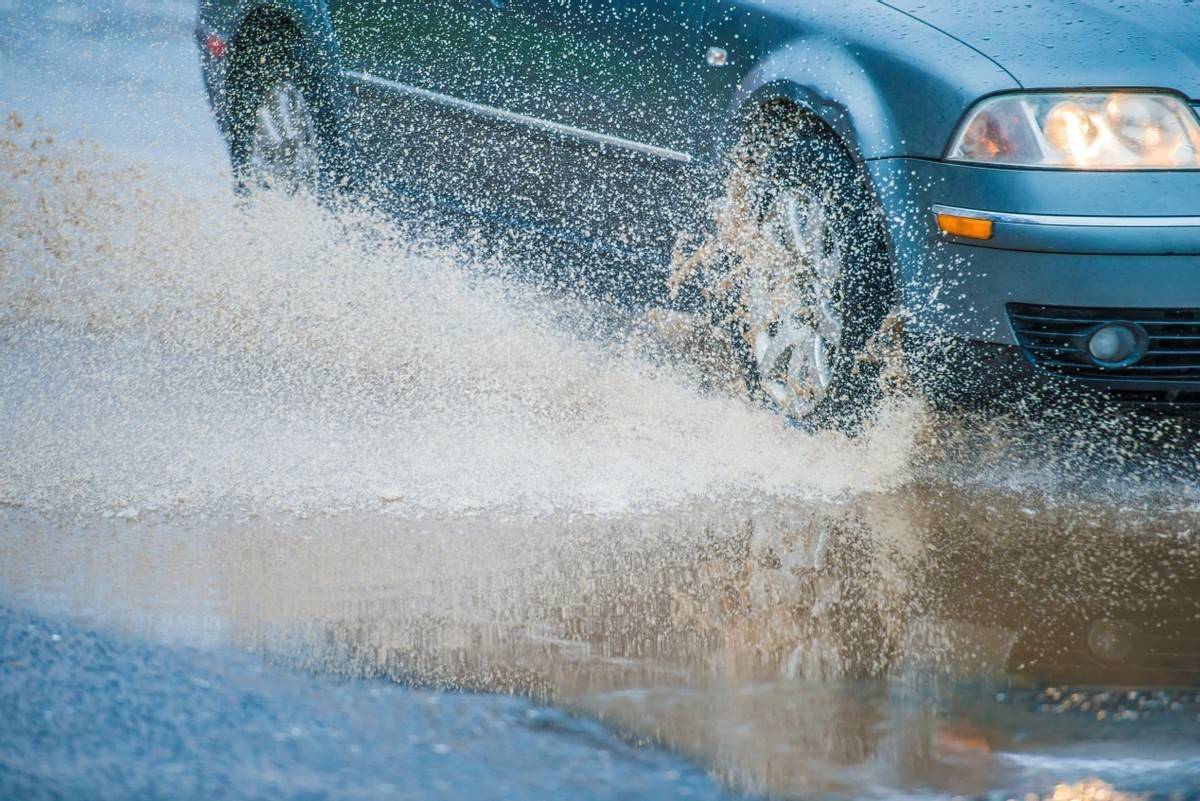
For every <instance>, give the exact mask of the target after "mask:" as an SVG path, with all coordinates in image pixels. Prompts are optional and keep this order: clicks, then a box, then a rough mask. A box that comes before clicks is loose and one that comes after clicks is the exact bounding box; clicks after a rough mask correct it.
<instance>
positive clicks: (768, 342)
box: [723, 124, 892, 430]
mask: <svg viewBox="0 0 1200 801" xmlns="http://www.w3.org/2000/svg"><path fill="white" fill-rule="evenodd" d="M763 139H764V140H765V141H762V142H756V143H755V144H753V145H752V146H750V147H748V148H744V149H743V150H742V152H741V153H739V156H738V157H737V158H736V159H735V160H734V171H735V172H734V175H733V176H731V179H730V181H729V183H728V186H729V187H730V188H731V190H732V193H733V196H731V198H730V199H729V202H728V203H727V208H728V209H730V210H732V212H733V213H735V214H737V215H739V216H740V219H739V220H736V221H735V222H734V228H739V229H741V233H739V234H738V235H737V236H734V237H732V240H733V242H734V243H735V244H734V250H735V251H736V252H734V253H731V254H724V257H723V261H724V263H725V264H726V265H727V270H728V271H729V272H730V273H731V275H730V277H731V280H729V281H728V286H729V287H730V288H731V292H732V294H731V297H730V300H731V301H732V303H731V304H728V305H727V307H726V313H727V316H728V319H729V321H730V323H731V324H732V329H733V330H732V332H731V333H732V337H733V340H734V345H735V347H734V350H735V352H736V353H738V354H739V358H740V361H741V368H742V370H743V373H744V375H745V377H746V383H747V385H748V387H749V388H750V390H751V392H752V393H753V394H755V395H757V396H758V397H760V398H761V399H762V400H763V401H764V402H766V403H767V404H768V405H770V406H771V407H773V408H775V409H776V410H778V411H779V412H781V413H783V414H785V415H786V416H787V417H789V418H790V419H792V420H793V421H795V422H797V423H800V424H802V425H804V426H805V427H809V428H838V429H842V430H852V429H856V428H857V427H858V426H859V425H860V424H861V422H862V420H863V417H864V415H866V414H867V413H869V412H870V411H871V409H872V408H873V407H874V405H875V402H876V400H877V398H878V397H879V382H878V376H879V360H878V358H877V357H876V356H874V355H869V354H867V353H866V352H867V351H868V350H869V347H870V344H871V342H872V337H873V336H874V335H875V334H876V333H877V332H878V331H879V329H880V327H881V325H882V323H883V321H884V318H885V316H886V315H887V313H888V310H889V308H890V306H891V298H892V278H891V268H890V261H889V259H888V255H887V248H886V243H885V239H884V231H883V225H882V217H881V214H880V213H879V211H878V205H877V203H876V202H875V200H874V197H873V194H872V192H871V190H870V185H869V183H868V180H867V177H866V175H865V173H864V171H863V169H862V167H861V166H860V165H859V164H858V163H857V162H856V161H855V160H854V159H853V158H852V157H851V156H850V154H849V153H847V152H846V150H845V148H844V147H842V145H841V143H840V142H839V141H837V139H836V138H835V137H833V135H832V134H830V133H828V132H826V131H825V130H823V129H820V128H818V127H816V126H815V124H810V125H808V126H801V127H800V128H799V130H796V129H792V130H791V131H790V132H789V133H788V134H786V135H783V136H780V135H778V134H776V135H775V136H773V137H771V138H765V137H764V138H763Z"/></svg>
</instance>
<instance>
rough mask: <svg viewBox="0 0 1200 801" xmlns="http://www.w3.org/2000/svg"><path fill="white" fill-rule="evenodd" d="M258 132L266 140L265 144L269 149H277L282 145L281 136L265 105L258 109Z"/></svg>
mask: <svg viewBox="0 0 1200 801" xmlns="http://www.w3.org/2000/svg"><path fill="white" fill-rule="evenodd" d="M257 116H258V131H259V133H261V134H263V135H264V136H265V137H266V139H267V144H269V145H270V146H271V147H279V146H280V145H281V144H283V134H281V133H280V132H279V127H278V126H277V125H276V124H275V120H274V119H272V117H271V111H270V109H269V108H268V107H267V106H266V105H262V106H259V107H258V115H257Z"/></svg>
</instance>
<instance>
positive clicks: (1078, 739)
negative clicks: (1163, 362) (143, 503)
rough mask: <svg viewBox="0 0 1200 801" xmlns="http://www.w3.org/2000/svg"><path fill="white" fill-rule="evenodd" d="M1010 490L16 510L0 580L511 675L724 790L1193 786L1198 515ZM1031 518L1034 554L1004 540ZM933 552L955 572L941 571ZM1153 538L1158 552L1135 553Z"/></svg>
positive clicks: (15, 589) (257, 634) (351, 665)
mask: <svg viewBox="0 0 1200 801" xmlns="http://www.w3.org/2000/svg"><path fill="white" fill-rule="evenodd" d="M939 498H940V500H939ZM1029 502H1030V501H1029V499H1028V498H1027V497H1022V496H1017V495H1013V494H1011V493H1008V494H1006V493H1003V492H987V493H984V492H977V493H963V492H962V491H956V492H955V500H954V502H953V504H952V508H948V505H947V504H946V503H945V501H944V496H941V495H940V493H937V492H934V491H932V490H930V489H929V488H927V487H926V488H919V487H914V486H904V487H901V488H897V489H896V490H894V491H889V492H885V493H865V494H862V495H859V496H856V497H855V498H854V499H852V500H846V501H841V502H815V501H814V502H806V503H800V504H793V505H791V506H790V507H789V508H786V509H785V508H784V507H783V506H782V505H780V504H775V505H774V506H773V508H772V509H771V510H770V511H765V510H764V509H763V508H762V506H761V505H745V506H742V507H740V508H739V507H737V506H736V505H721V506H720V507H716V508H714V507H711V506H693V507H691V508H686V509H677V510H673V511H671V512H664V513H660V514H658V515H644V516H636V517H630V516H621V517H608V516H604V515H566V516H564V515H558V516H549V517H541V518H536V519H533V518H531V519H511V518H510V519H506V518H504V517H503V516H468V517H451V518H446V517H441V518H438V517H434V516H425V517H422V518H420V519H416V520H413V519H406V518H404V517H402V516H393V515H389V514H386V513H384V514H379V513H373V514H350V515H338V516H336V517H320V518H313V519H303V520H301V519H282V520H281V519H272V520H240V521H236V522H228V521H215V520H207V521H197V520H180V519H166V520H139V521H127V520H110V521H107V522H98V521H94V520H91V521H88V522H87V523H86V524H80V523H78V522H76V523H69V524H61V523H59V524H56V523H50V522H48V521H47V520H46V518H44V517H42V516H40V515H33V514H29V513H22V512H18V511H10V512H9V513H8V514H7V515H6V516H5V529H6V531H7V532H8V534H7V535H6V538H5V540H4V543H3V553H2V556H3V559H2V563H3V564H4V569H3V574H2V580H3V586H4V587H5V589H6V595H7V596H9V597H10V598H11V597H12V596H13V595H15V596H17V597H19V598H20V599H21V600H22V601H23V602H24V603H25V604H32V605H33V606H34V607H35V608H37V609H38V610H39V611H43V612H53V613H58V614H63V613H66V614H70V615H72V616H75V617H82V618H83V619H85V620H91V621H101V622H105V623H107V624H108V625H114V624H115V625H118V626H120V627H121V628H124V629H126V630H131V631H134V632H136V633H139V634H142V635H148V636H151V637H153V638H155V639H162V640H167V641H185V642H208V643H210V644H213V645H229V644H236V645H239V646H248V647H251V648H252V649H255V650H260V651H262V652H264V653H265V654H267V655H268V656H269V657H270V658H272V659H275V660H278V661H281V662H282V663H283V664H287V665H292V666H295V667H303V668H307V669H314V668H315V669H317V670H319V671H323V672H324V671H332V672H335V673H347V674H350V675H371V676H378V675H383V676H388V677H393V678H396V679H399V680H402V681H405V682H417V683H429V684H433V685H437V686H450V687H461V688H471V689H486V690H498V691H502V692H516V693H520V694H529V695H532V696H534V697H536V698H539V699H543V700H548V701H551V702H553V703H555V704H558V705H562V706H565V707H566V708H568V709H572V710H575V711H578V712H582V713H585V714H587V715H592V716H597V717H600V718H601V719H603V720H605V721H607V722H609V723H610V724H612V725H614V726H616V727H618V728H619V729H621V730H623V731H627V732H630V733H633V734H635V735H637V736H640V737H643V738H645V739H647V740H648V741H653V742H659V743H663V744H667V745H669V746H671V747H673V748H676V749H679V750H681V751H683V752H684V753H685V754H687V755H689V756H692V757H694V758H696V759H698V760H699V761H700V762H701V763H702V764H704V765H706V766H708V767H709V768H710V769H712V770H713V771H715V772H716V773H717V774H718V775H720V776H721V777H723V778H724V779H725V780H726V781H727V782H729V783H730V784H731V786H733V787H736V788H739V789H745V790H756V791H766V792H769V793H771V794H778V795H780V796H786V797H791V796H808V795H811V794H813V793H814V792H817V793H822V794H824V793H829V794H833V795H837V796H842V795H847V796H851V797H891V796H894V795H895V794H896V793H898V792H899V793H904V792H905V791H907V792H908V793H913V794H921V793H928V792H934V791H940V792H944V793H950V794H969V795H984V794H986V793H988V792H989V791H995V790H1002V791H1004V792H1006V793H1009V794H1016V793H1022V794H1024V793H1036V794H1039V795H1049V794H1050V793H1052V792H1054V791H1055V788H1056V787H1057V788H1058V789H1059V792H1060V793H1061V792H1062V788H1064V787H1067V788H1071V787H1074V786H1075V785H1076V784H1079V783H1083V784H1082V785H1081V786H1083V787H1087V786H1092V787H1096V788H1103V787H1106V786H1109V787H1115V788H1117V789H1118V790H1120V789H1122V788H1127V789H1130V790H1138V791H1146V790H1157V791H1163V792H1165V791H1170V790H1184V791H1190V788H1191V787H1193V786H1194V782H1195V781H1196V771H1197V770H1198V769H1200V765H1197V764H1196V762H1195V753H1196V747H1197V742H1198V740H1197V738H1198V737H1200V728H1198V727H1200V721H1198V719H1197V715H1198V714H1200V698H1197V697H1195V695H1194V691H1189V690H1187V689H1185V688H1186V687H1187V686H1189V685H1191V684H1192V683H1193V682H1194V681H1195V676H1196V646H1197V644H1200V637H1198V636H1197V634H1196V631H1195V605H1194V603H1192V602H1190V601H1189V600H1188V599H1189V598H1192V599H1194V597H1195V595H1194V583H1195V581H1196V568H1195V565H1196V563H1197V562H1196V558H1195V557H1196V554H1195V548H1194V545H1193V544H1192V541H1191V539H1190V528H1191V527H1192V526H1194V524H1195V519H1194V518H1193V517H1192V516H1191V515H1183V514H1176V515H1171V516H1162V515H1150V514H1145V515H1141V514H1131V515H1128V516H1126V517H1125V518H1124V520H1125V525H1123V526H1122V534H1123V535H1125V536H1128V537H1130V538H1131V539H1130V540H1128V541H1125V540H1123V539H1122V538H1121V537H1117V536H1115V535H1114V530H1113V529H1112V528H1109V527H1107V526H1108V524H1109V523H1110V522H1111V520H1110V519H1108V515H1109V514H1111V513H1101V514H1097V515H1092V514H1090V513H1088V512H1087V511H1086V510H1081V509H1078V508H1052V507H1040V508H1031V507H1030V506H1029V505H1028V504H1029ZM1005 521H1010V522H1007V523H1006V522H1005ZM1031 521H1032V522H1031ZM1080 521H1090V522H1092V523H1094V524H1095V525H1094V526H1093V527H1091V532H1092V533H1090V534H1089V533H1087V531H1086V530H1085V529H1087V528H1088V527H1087V526H1086V525H1084V526H1081V525H1080ZM1064 526H1065V527H1067V528H1068V529H1072V528H1073V529H1074V536H1073V537H1072V539H1071V542H1070V544H1069V545H1068V544H1066V543H1065V542H1064V541H1063V540H1062V539H1061V538H1062V535H1063V531H1064ZM997 540H1002V541H1004V545H1003V546H1002V547H997V546H996V543H997ZM1014 540H1015V541H1014ZM1022 540H1023V541H1022ZM1035 540H1037V541H1041V542H1042V543H1043V545H1042V547H1041V548H1040V549H1039V551H1038V559H1037V560H1030V559H1027V558H1024V549H1025V548H1026V547H1028V546H1029V545H1030V543H1031V542H1032V541H1035ZM1047 540H1049V541H1050V542H1049V543H1048V544H1047V542H1046V541H1047ZM1147 543H1155V544H1156V545H1157V547H1159V548H1160V550H1158V551H1157V552H1156V553H1154V554H1153V555H1150V554H1148V553H1146V552H1145V551H1146V549H1147ZM947 549H949V550H950V551H952V552H954V553H953V554H952V555H947V554H946V553H945V551H946V550H947ZM973 549H979V552H975V551H974V550H973ZM980 552H983V553H988V554H990V558H989V560H988V562H987V563H986V564H983V563H981V562H980V561H979V553H980ZM963 558H965V559H967V561H966V562H965V563H962V562H960V560H961V559H963ZM1031 562H1036V564H1035V565H1034V568H1033V569H1029V568H1028V565H1029V564H1030V563H1031ZM956 563H957V567H958V570H959V574H960V575H961V576H969V583H968V582H958V581H953V580H949V579H948V571H950V570H951V568H953V567H954V566H955V564H956ZM1147 565H1148V567H1146V566H1147ZM1164 565H1173V566H1174V567H1173V568H1171V569H1170V573H1171V574H1172V575H1169V576H1165V575H1163V574H1162V573H1161V572H1158V573H1153V572H1150V573H1147V572H1142V570H1143V569H1144V570H1147V571H1155V570H1159V571H1161V568H1162V566H1164ZM1175 581H1178V582H1179V584H1178V585H1176V584H1175V583H1174V582H1175ZM1188 582H1191V583H1192V589H1191V590H1190V593H1191V594H1190V595H1189V594H1187V593H1188V592H1189V590H1188V588H1187V586H1186V585H1187V583H1188ZM1006 588H1007V592H1006ZM1113 618H1119V619H1122V620H1131V621H1136V623H1137V625H1138V626H1139V632H1140V641H1139V643H1138V646H1137V648H1138V651H1137V656H1136V657H1135V658H1134V659H1131V660H1122V661H1120V663H1119V664H1118V663H1117V662H1116V661H1112V662H1106V661H1105V660H1102V659H1097V658H1096V655H1095V654H1094V653H1092V652H1090V651H1089V649H1088V647H1087V644H1086V643H1087V637H1088V633H1089V630H1091V629H1094V627H1095V625H1096V621H1100V620H1108V619H1113ZM1188 619H1190V620H1188ZM1172 620H1173V622H1170V623H1168V621H1172ZM1188 624H1190V625H1188ZM1169 626H1176V628H1168V627H1169ZM1064 683H1065V684H1064ZM1155 687H1158V688H1171V689H1157V690H1155V689H1153V688H1155ZM1089 782H1090V783H1091V784H1088V783H1089ZM1080 792H1083V791H1082V790H1080ZM1066 797H1075V796H1066ZM1185 797H1186V796H1185Z"/></svg>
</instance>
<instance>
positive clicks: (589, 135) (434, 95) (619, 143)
mask: <svg viewBox="0 0 1200 801" xmlns="http://www.w3.org/2000/svg"><path fill="white" fill-rule="evenodd" d="M342 75H343V76H344V77H346V78H353V79H354V80H356V81H362V82H363V83H370V84H374V85H376V86H382V87H383V88H385V89H391V90H392V91H394V92H399V93H401V94H405V95H410V96H412V97H420V98H423V99H425V100H430V101H432V102H434V103H438V104H440V105H443V106H449V107H451V108H456V109H461V110H463V111H470V112H472V113H474V114H478V115H480V116H483V117H491V118H492V119H496V120H503V121H505V122H515V123H518V124H520V125H527V126H529V127H530V128H537V129H539V130H543V131H550V132H552V133H556V134H560V135H563V136H570V137H574V138H576V139H585V140H587V141H589V142H595V143H596V144H599V145H606V146H609V147H616V148H621V149H622V150H630V151H633V152H635V153H641V154H643V155H646V156H656V157H657V158H663V159H670V160H671V161H679V162H683V163H684V164H687V163H689V162H691V161H692V157H691V156H690V155H688V154H687V153H681V152H680V151H678V150H670V149H669V148H665V147H658V146H656V145H647V144H643V143H641V142H634V141H633V140H631V139H622V138H621V137H619V136H610V135H609V134H603V133H597V132H596V131H589V130H586V129H584V128H576V127H575V126H573V125H563V124H562V123H559V122H551V121H550V120H543V119H541V118H539V117H531V116H529V115H528V114H518V113H516V112H515V111H506V110H504V109H502V108H496V107H495V106H485V105H483V104H482V103H473V102H471V101H470V100H462V99H460V98H457V97H451V96H450V95H444V94H442V93H441V92H434V91H431V90H429V89H422V88H420V87H418V86H409V85H408V84H406V83H400V82H398V81H392V80H388V79H387V78H380V77H378V76H376V75H371V74H370V73H367V72H356V71H354V70H346V71H345V72H343V73H342Z"/></svg>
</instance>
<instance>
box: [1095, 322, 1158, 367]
mask: <svg viewBox="0 0 1200 801" xmlns="http://www.w3.org/2000/svg"><path fill="white" fill-rule="evenodd" d="M1147 339H1148V337H1147V336H1146V332H1145V331H1144V330H1143V329H1142V327H1141V326H1139V325H1133V324H1131V323H1107V324H1105V325H1102V326H1100V327H1099V328H1097V329H1096V330H1095V331H1093V332H1092V335H1091V336H1089V337H1088V340H1087V349H1088V354H1090V355H1091V357H1092V360H1093V361H1095V362H1096V364H1098V365H1100V366H1101V367H1125V366H1127V365H1130V364H1133V363H1134V362H1136V361H1137V360H1138V359H1140V358H1142V354H1143V353H1144V352H1145V350H1146V341H1147Z"/></svg>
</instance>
